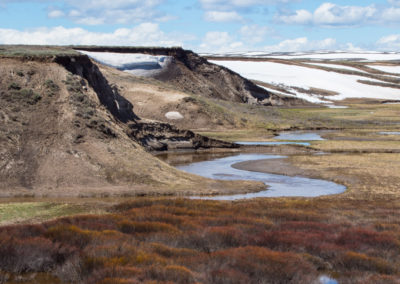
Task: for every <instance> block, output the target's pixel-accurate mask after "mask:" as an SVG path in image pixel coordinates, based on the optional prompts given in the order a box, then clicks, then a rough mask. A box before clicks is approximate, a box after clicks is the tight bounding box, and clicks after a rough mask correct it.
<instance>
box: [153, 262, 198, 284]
mask: <svg viewBox="0 0 400 284" xmlns="http://www.w3.org/2000/svg"><path fill="white" fill-rule="evenodd" d="M146 278H147V279H149V280H150V279H151V280H161V281H172V283H182V284H186V283H193V282H195V280H194V276H193V272H192V271H190V270H189V269H188V268H186V267H183V266H179V265H168V266H166V267H161V266H154V265H153V266H151V267H149V268H148V269H147V270H146Z"/></svg>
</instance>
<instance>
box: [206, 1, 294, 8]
mask: <svg viewBox="0 0 400 284" xmlns="http://www.w3.org/2000/svg"><path fill="white" fill-rule="evenodd" d="M199 1H200V3H201V5H202V7H203V8H204V9H205V10H232V8H247V7H251V6H255V5H270V4H276V3H289V2H298V0H199Z"/></svg>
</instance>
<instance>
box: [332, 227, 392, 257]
mask: <svg viewBox="0 0 400 284" xmlns="http://www.w3.org/2000/svg"><path fill="white" fill-rule="evenodd" d="M336 243H337V244H338V245H341V246H344V247H346V248H348V249H353V250H355V249H358V250H360V249H365V248H369V247H374V248H378V249H383V250H395V251H397V252H400V242H399V240H398V239H397V238H396V236H395V235H394V234H392V233H388V232H376V231H372V230H368V229H363V228H351V229H348V230H346V231H343V232H342V233H341V234H340V235H339V236H338V238H337V240H336Z"/></svg>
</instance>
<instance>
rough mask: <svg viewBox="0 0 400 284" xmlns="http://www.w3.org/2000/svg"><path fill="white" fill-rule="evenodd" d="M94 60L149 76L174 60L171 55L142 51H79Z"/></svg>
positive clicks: (135, 73)
mask: <svg viewBox="0 0 400 284" xmlns="http://www.w3.org/2000/svg"><path fill="white" fill-rule="evenodd" d="M79 52H81V53H83V54H86V55H87V56H89V57H91V58H93V59H94V60H96V61H98V62H100V63H102V64H104V65H107V66H110V67H114V68H117V69H119V70H122V71H125V72H128V73H131V74H133V75H135V76H144V77H149V76H152V75H155V74H156V73H159V72H160V71H162V70H163V69H164V68H166V67H167V66H168V65H169V64H170V63H171V61H172V57H171V56H164V55H157V56H155V55H148V54H141V53H115V52H91V51H79Z"/></svg>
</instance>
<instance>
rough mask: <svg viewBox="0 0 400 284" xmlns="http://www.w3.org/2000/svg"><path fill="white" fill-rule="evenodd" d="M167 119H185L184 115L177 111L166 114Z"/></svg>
mask: <svg viewBox="0 0 400 284" xmlns="http://www.w3.org/2000/svg"><path fill="white" fill-rule="evenodd" d="M165 117H166V118H167V119H171V120H179V119H183V118H184V117H183V115H182V114H180V113H179V112H177V111H170V112H167V113H166V114H165Z"/></svg>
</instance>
